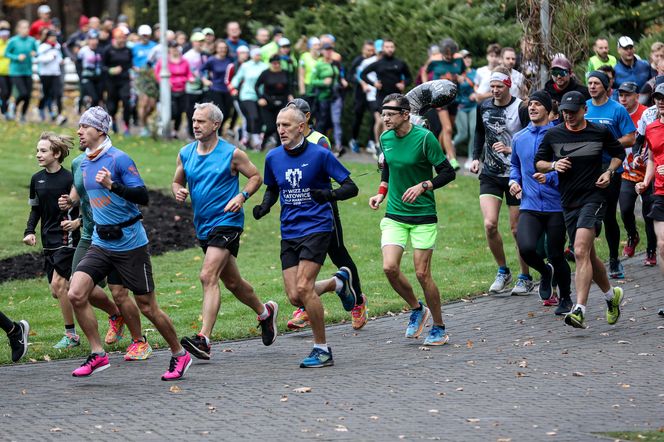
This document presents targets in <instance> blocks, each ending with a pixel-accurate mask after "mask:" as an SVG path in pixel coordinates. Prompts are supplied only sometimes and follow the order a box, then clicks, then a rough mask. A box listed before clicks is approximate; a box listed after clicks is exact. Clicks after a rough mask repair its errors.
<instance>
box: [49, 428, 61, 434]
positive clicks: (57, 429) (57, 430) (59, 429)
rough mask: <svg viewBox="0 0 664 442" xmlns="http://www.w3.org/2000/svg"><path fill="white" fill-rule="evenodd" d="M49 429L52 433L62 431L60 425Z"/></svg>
mask: <svg viewBox="0 0 664 442" xmlns="http://www.w3.org/2000/svg"><path fill="white" fill-rule="evenodd" d="M48 431H50V432H51V433H60V432H61V431H62V428H60V427H53V428H51V429H50V430H48Z"/></svg>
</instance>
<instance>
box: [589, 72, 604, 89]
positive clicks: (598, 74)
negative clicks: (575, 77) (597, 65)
mask: <svg viewBox="0 0 664 442" xmlns="http://www.w3.org/2000/svg"><path fill="white" fill-rule="evenodd" d="M590 77H595V78H597V79H598V80H599V81H600V83H602V86H604V90H605V91H608V90H609V76H608V75H606V74H605V73H604V72H602V71H592V72H591V73H589V74H588V79H590Z"/></svg>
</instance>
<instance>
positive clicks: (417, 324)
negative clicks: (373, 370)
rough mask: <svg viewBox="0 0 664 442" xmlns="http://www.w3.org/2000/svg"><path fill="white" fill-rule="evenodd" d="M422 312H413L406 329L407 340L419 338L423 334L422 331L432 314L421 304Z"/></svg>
mask: <svg viewBox="0 0 664 442" xmlns="http://www.w3.org/2000/svg"><path fill="white" fill-rule="evenodd" d="M420 307H421V310H411V314H410V320H409V321H408V327H407V328H406V337H407V338H413V339H415V338H418V337H419V336H420V335H421V334H422V330H423V329H424V326H425V325H426V323H427V321H428V320H429V316H431V312H430V311H429V309H428V308H427V307H425V306H424V305H423V304H422V302H420Z"/></svg>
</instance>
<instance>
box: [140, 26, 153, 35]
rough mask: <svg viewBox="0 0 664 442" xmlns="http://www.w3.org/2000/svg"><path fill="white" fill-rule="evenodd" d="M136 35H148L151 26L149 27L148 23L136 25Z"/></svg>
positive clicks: (150, 31)
mask: <svg viewBox="0 0 664 442" xmlns="http://www.w3.org/2000/svg"><path fill="white" fill-rule="evenodd" d="M138 35H147V36H150V35H152V28H151V27H150V25H140V26H139V27H138Z"/></svg>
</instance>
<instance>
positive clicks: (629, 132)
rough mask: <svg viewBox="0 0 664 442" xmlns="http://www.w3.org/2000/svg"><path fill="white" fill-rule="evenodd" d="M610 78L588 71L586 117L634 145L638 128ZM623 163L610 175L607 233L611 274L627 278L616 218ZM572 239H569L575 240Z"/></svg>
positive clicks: (605, 160)
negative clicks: (615, 95) (611, 89)
mask: <svg viewBox="0 0 664 442" xmlns="http://www.w3.org/2000/svg"><path fill="white" fill-rule="evenodd" d="M608 91H609V77H608V76H607V75H606V74H605V73H604V72H602V71H592V72H591V73H589V74H588V92H589V93H590V97H591V98H590V100H588V101H587V102H586V104H587V106H588V111H587V112H586V120H587V121H590V122H592V123H597V124H601V125H604V126H606V127H607V128H608V129H609V130H610V131H611V133H612V134H613V136H614V137H616V138H617V139H618V141H619V142H620V144H622V146H623V147H625V148H626V147H631V146H633V145H634V141H635V140H636V127H635V126H634V123H633V122H632V118H631V117H630V116H629V113H628V112H627V110H626V109H625V108H624V107H623V106H622V105H621V104H620V103H618V102H617V101H614V100H612V99H611V98H610V97H609V95H608V94H609V92H608ZM610 162H611V158H609V157H608V154H606V152H605V153H604V155H603V156H602V163H603V164H602V166H603V169H602V170H606V169H607V167H608V164H609V163H610ZM622 172H623V167H622V165H621V166H620V168H618V170H616V171H615V173H614V174H613V175H612V176H611V184H609V187H608V189H607V198H606V204H607V206H606V215H605V216H604V229H605V230H604V235H605V236H606V242H607V243H608V245H609V277H611V278H613V279H624V278H625V270H624V268H623V265H622V263H621V262H620V258H619V255H618V253H619V249H620V226H618V221H617V219H616V210H617V208H618V199H619V198H620V186H621V182H622V178H621V175H622ZM573 241H574V240H573V238H570V242H572V243H573Z"/></svg>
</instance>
